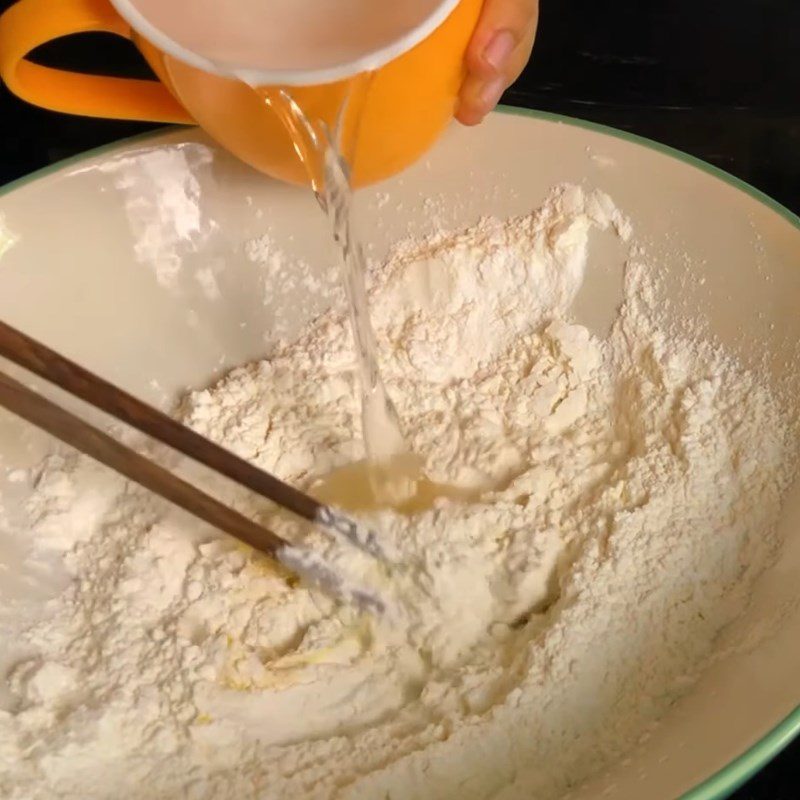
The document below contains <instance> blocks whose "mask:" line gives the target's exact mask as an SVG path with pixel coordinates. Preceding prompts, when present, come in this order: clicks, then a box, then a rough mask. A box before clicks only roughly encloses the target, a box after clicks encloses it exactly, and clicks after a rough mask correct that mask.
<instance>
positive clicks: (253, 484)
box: [0, 322, 384, 558]
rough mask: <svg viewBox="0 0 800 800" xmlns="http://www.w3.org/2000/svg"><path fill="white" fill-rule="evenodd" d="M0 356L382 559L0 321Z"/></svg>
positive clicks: (341, 522) (351, 527) (293, 497)
mask: <svg viewBox="0 0 800 800" xmlns="http://www.w3.org/2000/svg"><path fill="white" fill-rule="evenodd" d="M0 356H3V357H5V358H7V359H8V360H9V361H12V362H13V363H15V364H17V365H18V366H20V367H23V368H24V369H26V370H28V372H32V373H33V374H35V375H38V376H39V377H40V378H44V379H45V380H46V381H49V382H50V383H52V384H54V385H55V386H58V387H59V388H61V389H63V390H64V391H65V392H68V393H69V394H71V395H74V396H75V397H78V398H80V399H81V400H84V401H85V402H87V403H89V404H90V405H92V406H94V407H95V408H98V409H100V410H101V411H105V412H106V413H107V414H110V415H111V416H112V417H114V418H116V419H118V420H119V421H120V422H124V423H125V424H126V425H130V426H131V427H132V428H136V430H138V431H141V432H142V433H144V434H146V435H147V436H150V437H151V438H153V439H156V440H157V441H159V442H161V443H162V444H166V445H168V446H169V447H171V448H173V449H174V450H177V451H178V452H179V453H183V454H184V455H186V456H189V458H192V459H194V460H195V461H197V462H199V463H200V464H204V465H205V466H207V467H208V468H209V469H212V470H214V471H215V472H217V473H219V474H220V475H224V476H225V477H226V478H229V479H230V480H232V481H234V482H235V483H237V484H239V485H240V486H244V487H245V488H247V489H250V490H251V491H253V492H255V493H256V494H258V495H260V496H261V497H264V498H266V499H267V500H271V501H272V502H273V503H277V504H278V505H279V506H281V507H283V508H285V509H287V510H288V511H291V512H292V513H294V514H296V515H297V516H299V517H301V518H302V519H305V520H308V521H309V522H313V523H315V524H317V525H320V526H321V527H323V528H326V529H327V530H328V531H330V532H332V533H334V534H335V535H337V536H341V537H344V538H345V539H347V540H348V541H349V542H350V543H351V544H353V545H355V546H356V547H358V548H359V549H361V550H363V551H364V552H366V553H369V554H370V555H372V556H374V557H376V558H383V557H384V554H383V551H382V549H381V547H380V544H379V542H378V538H377V536H376V535H375V533H374V532H373V531H371V530H369V529H368V528H365V527H364V526H362V525H359V524H358V523H357V522H356V521H355V520H353V519H351V518H350V517H348V516H347V515H346V514H343V513H342V512H341V511H339V510H338V509H335V508H332V507H331V506H328V505H325V504H323V503H320V502H319V501H318V500H315V499H314V498H313V497H311V496H310V495H307V494H304V493H303V492H301V491H299V490H298V489H295V488H294V487H292V486H289V484H287V483H284V482H283V481H281V480H279V479H278V478H276V477H275V476H274V475H270V473H268V472H265V471H264V470H262V469H259V468H258V467H256V466H254V465H253V464H250V463H249V462H247V461H245V460H244V459H243V458H239V456H237V455H235V454H234V453H232V452H231V451H230V450H226V449H225V448H224V447H220V446H219V445H218V444H215V443H214V442H212V441H211V440H210V439H206V438H205V437H204V436H201V435H200V434H199V433H196V432H195V431H193V430H192V429H191V428H187V427H186V426H185V425H181V423H180V422H178V421H177V420H174V419H173V418H172V417H170V416H169V415H168V414H165V413H164V412H163V411H159V410H158V409H156V408H153V407H152V406H149V405H148V404H147V403H144V402H142V401H141V400H139V399H138V398H136V397H134V396H133V395H132V394H129V393H128V392H126V391H124V390H122V389H120V388H119V387H117V386H114V385H113V384H112V383H109V382H108V381H106V380H104V379H103V378H101V377H99V376H98V375H95V374H94V373H92V372H89V370H87V369H85V368H84V367H82V366H80V364H76V363H75V362H74V361H70V360H69V359H68V358H65V357H64V356H62V355H60V354H59V353H56V352H55V351H54V350H51V349H50V348H49V347H47V346H46V345H43V344H42V343H41V342H37V341H36V340H35V339H32V338H31V337H30V336H27V335H26V334H24V333H22V332H21V331H18V330H16V329H15V328H12V327H11V326H10V325H7V324H6V323H4V322H0Z"/></svg>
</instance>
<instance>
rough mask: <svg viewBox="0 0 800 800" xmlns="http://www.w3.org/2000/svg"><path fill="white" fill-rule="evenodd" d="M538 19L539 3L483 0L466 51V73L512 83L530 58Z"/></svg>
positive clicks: (517, 0) (514, 0)
mask: <svg viewBox="0 0 800 800" xmlns="http://www.w3.org/2000/svg"><path fill="white" fill-rule="evenodd" d="M538 17H539V2H538V0H486V2H485V3H484V6H483V10H482V12H481V16H480V19H479V20H478V24H477V26H476V28H475V32H474V33H473V35H472V39H471V41H470V43H469V47H468V48H467V70H468V71H469V72H470V73H471V74H475V75H483V76H484V77H486V78H490V77H491V76H494V75H505V76H506V77H507V78H508V79H509V83H510V82H511V81H512V80H514V79H515V78H516V77H517V76H518V75H519V73H520V72H521V71H522V68H523V67H524V66H525V62H526V61H527V60H528V57H529V56H530V52H531V48H532V47H533V40H534V37H535V36H536V23H537V21H538Z"/></svg>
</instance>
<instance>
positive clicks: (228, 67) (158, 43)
mask: <svg viewBox="0 0 800 800" xmlns="http://www.w3.org/2000/svg"><path fill="white" fill-rule="evenodd" d="M110 2H111V4H112V5H113V6H114V8H115V9H116V11H117V13H118V14H119V15H120V16H121V17H122V18H123V19H124V20H125V21H126V22H127V23H128V24H129V25H130V26H131V28H133V30H135V31H136V32H137V33H138V34H140V35H141V36H142V37H144V38H145V39H146V40H147V41H148V42H150V44H152V45H154V46H155V47H157V48H158V49H159V50H161V51H162V52H163V53H166V54H168V55H170V56H172V57H174V58H176V59H177V60H179V61H182V62H184V63H185V64H188V65H189V66H192V67H196V68H197V69H200V70H203V71H204V72H209V73H211V74H214V75H220V76H222V77H226V78H236V79H238V80H241V81H244V82H245V83H248V84H250V85H251V86H312V85H316V84H324V83H334V82H336V81H340V80H344V79H345V78H350V77H352V76H353V75H358V74H361V73H363V72H370V71H372V70H376V69H378V68H379V67H382V66H383V65H384V64H387V63H389V62H390V61H392V60H393V59H395V58H397V57H399V56H401V55H403V53H406V52H407V51H409V50H410V49H411V48H412V47H414V46H415V45H417V44H419V42H421V41H422V40H423V39H425V38H427V37H428V36H429V35H430V34H431V33H433V31H435V30H436V29H437V28H438V27H439V26H440V25H441V24H442V23H443V22H444V21H445V20H446V19H447V18H448V17H449V16H450V14H451V12H452V11H453V10H454V9H455V7H456V6H457V5H458V3H459V2H460V0H439V2H438V3H437V4H436V5H435V6H434V7H433V9H432V10H431V12H430V14H429V15H428V16H427V17H426V18H425V19H424V20H422V22H420V24H419V25H417V26H416V27H415V28H413V29H411V30H410V31H408V32H406V33H405V34H404V35H403V36H400V37H398V38H397V39H396V40H394V41H393V42H391V43H390V44H388V45H386V46H384V47H381V48H379V49H378V50H373V51H370V52H368V53H365V54H363V55H361V56H359V57H358V58H357V59H354V60H352V61H347V62H343V63H340V64H333V65H331V66H328V67H323V68H318V69H308V70H297V69H285V70H275V69H273V70H262V69H253V68H252V67H248V66H247V65H242V64H233V63H227V62H220V61H212V60H211V59H208V58H206V57H205V56H202V55H200V54H199V53H195V52H193V51H192V50H189V49H187V48H186V47H184V46H183V45H181V44H179V43H178V42H176V41H175V40H174V39H172V38H171V37H169V36H167V35H166V34H165V33H163V32H162V31H161V30H159V29H158V28H156V27H155V26H154V25H153V24H152V23H151V22H149V21H148V19H147V18H146V17H145V16H144V15H143V14H142V13H141V12H140V11H139V10H138V9H137V8H136V4H135V0H110Z"/></svg>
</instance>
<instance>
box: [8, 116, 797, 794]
mask: <svg viewBox="0 0 800 800" xmlns="http://www.w3.org/2000/svg"><path fill="white" fill-rule="evenodd" d="M498 111H499V112H500V113H503V114H515V115H517V116H523V117H531V118H533V119H541V120H546V121H548V122H557V123H561V124H564V125H572V126H573V127H576V128H584V129H585V130H590V131H595V132H596V133H602V134H605V135H606V136H613V137H615V138H617V139H622V140H623V141H626V142H631V143H633V144H637V145H640V146H642V147H646V148H648V149H649V150H655V151H656V152H658V153H662V154H663V155H666V156H669V157H670V158H674V159H677V160H678V161H682V162H683V163H684V164H689V165H690V166H693V167H695V168H696V169H699V170H701V171H703V172H705V173H707V174H708V175H712V176H713V177H715V178H717V179H719V180H721V181H724V182H725V183H727V184H729V185H730V186H733V187H734V188H735V189H739V191H742V192H744V193H745V194H747V195H749V196H750V197H752V198H753V199H754V200H757V201H758V202H759V203H762V204H763V205H765V206H767V207H768V208H769V209H771V210H772V211H774V212H775V213H776V214H779V215H780V216H781V217H783V218H784V219H785V220H787V222H789V223H791V224H792V225H794V227H796V228H797V229H798V230H800V217H799V216H798V215H797V214H794V213H792V212H791V211H790V210H789V209H788V208H786V207H785V206H783V205H781V204H780V203H778V202H777V201H776V200H773V199H772V198H771V197H769V195H766V194H764V192H762V191H759V190H758V189H756V188H755V187H753V186H751V185H750V184H749V183H746V182H745V181H743V180H741V179H739V178H736V177H735V176H733V175H731V174H729V173H727V172H725V171H724V170H721V169H719V168H718V167H715V166H712V165H711V164H708V163H707V162H705V161H703V160H701V159H699V158H695V157H694V156H690V155H688V154H687V153H684V152H682V151H681V150H676V149H675V148H674V147H669V146H668V145H665V144H661V143H660V142H656V141H653V140H652V139H647V138H645V137H644V136H637V135H636V134H634V133H628V132H627V131H622V130H619V129H617V128H611V127H608V126H607V125H600V124H598V123H596V122H589V121H588V120H584V119H579V118H577V117H567V116H564V115H563V114H553V113H551V112H549V111H537V110H535V109H529V108H517V107H513V106H499V107H498ZM168 130H174V126H168V127H161V128H157V129H156V130H152V131H146V132H145V133H140V134H137V135H136V136H131V137H128V138H124V139H120V140H118V141H115V142H111V143H109V144H105V145H102V146H100V147H95V148H93V149H91V150H87V151H86V152H83V153H79V154H78V155H75V156H71V157H70V158H66V159H63V160H61V161H57V162H56V163H54V164H50V165H48V166H46V167H43V168H41V169H38V170H36V171H35V172H31V173H30V174H28V175H25V176H23V177H21V178H17V179H16V180H13V181H11V182H9V183H7V184H5V185H3V186H0V197H3V196H4V195H7V194H9V193H10V192H12V191H14V190H15V189H19V188H22V187H23V186H27V185H28V184H30V183H32V182H34V181H36V180H39V179H40V178H45V177H47V176H49V175H52V174H54V173H56V172H59V171H60V170H63V169H64V168H66V167H69V166H71V165H73V164H79V163H82V162H83V161H86V160H88V159H91V158H96V157H97V156H101V155H103V154H105V153H108V152H110V151H112V150H115V149H117V148H119V147H124V146H130V145H132V144H135V143H137V142H144V141H147V140H148V139H152V138H154V137H157V136H159V135H162V134H163V133H164V132H165V131H168ZM798 735H800V705H798V706H797V707H796V708H795V709H794V710H793V711H791V712H790V713H789V714H788V715H787V716H786V717H785V718H784V719H783V720H781V722H779V723H778V724H777V725H776V726H775V727H774V728H773V729H772V730H770V731H769V733H767V734H766V735H765V736H763V737H762V738H761V739H759V740H758V741H757V742H755V744H753V745H751V746H750V747H749V748H748V749H747V750H745V751H744V752H743V753H741V754H740V755H739V756H737V757H736V758H735V759H733V761H731V762H730V763H729V764H727V765H726V766H724V767H722V769H720V770H719V771H718V772H715V773H714V774H713V775H711V776H710V777H708V778H707V779H706V780H704V781H703V782H702V783H699V784H698V785H697V786H695V787H694V788H693V789H690V790H689V791H688V792H686V793H685V794H684V795H682V796H681V797H680V798H679V800H724V799H725V798H726V797H729V796H730V795H731V794H732V793H733V792H734V791H736V789H738V788H739V787H740V786H741V785H742V784H744V783H745V782H746V781H747V780H748V779H749V778H751V777H752V776H753V775H755V774H756V773H757V772H758V771H759V770H760V769H761V768H762V767H764V766H765V765H766V764H768V763H769V762H770V761H771V760H772V759H773V758H775V756H777V755H778V753H780V752H781V751H782V750H783V749H784V748H786V747H787V746H788V745H789V744H790V743H791V742H792V740H793V739H795V738H796V737H797V736H798Z"/></svg>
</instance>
